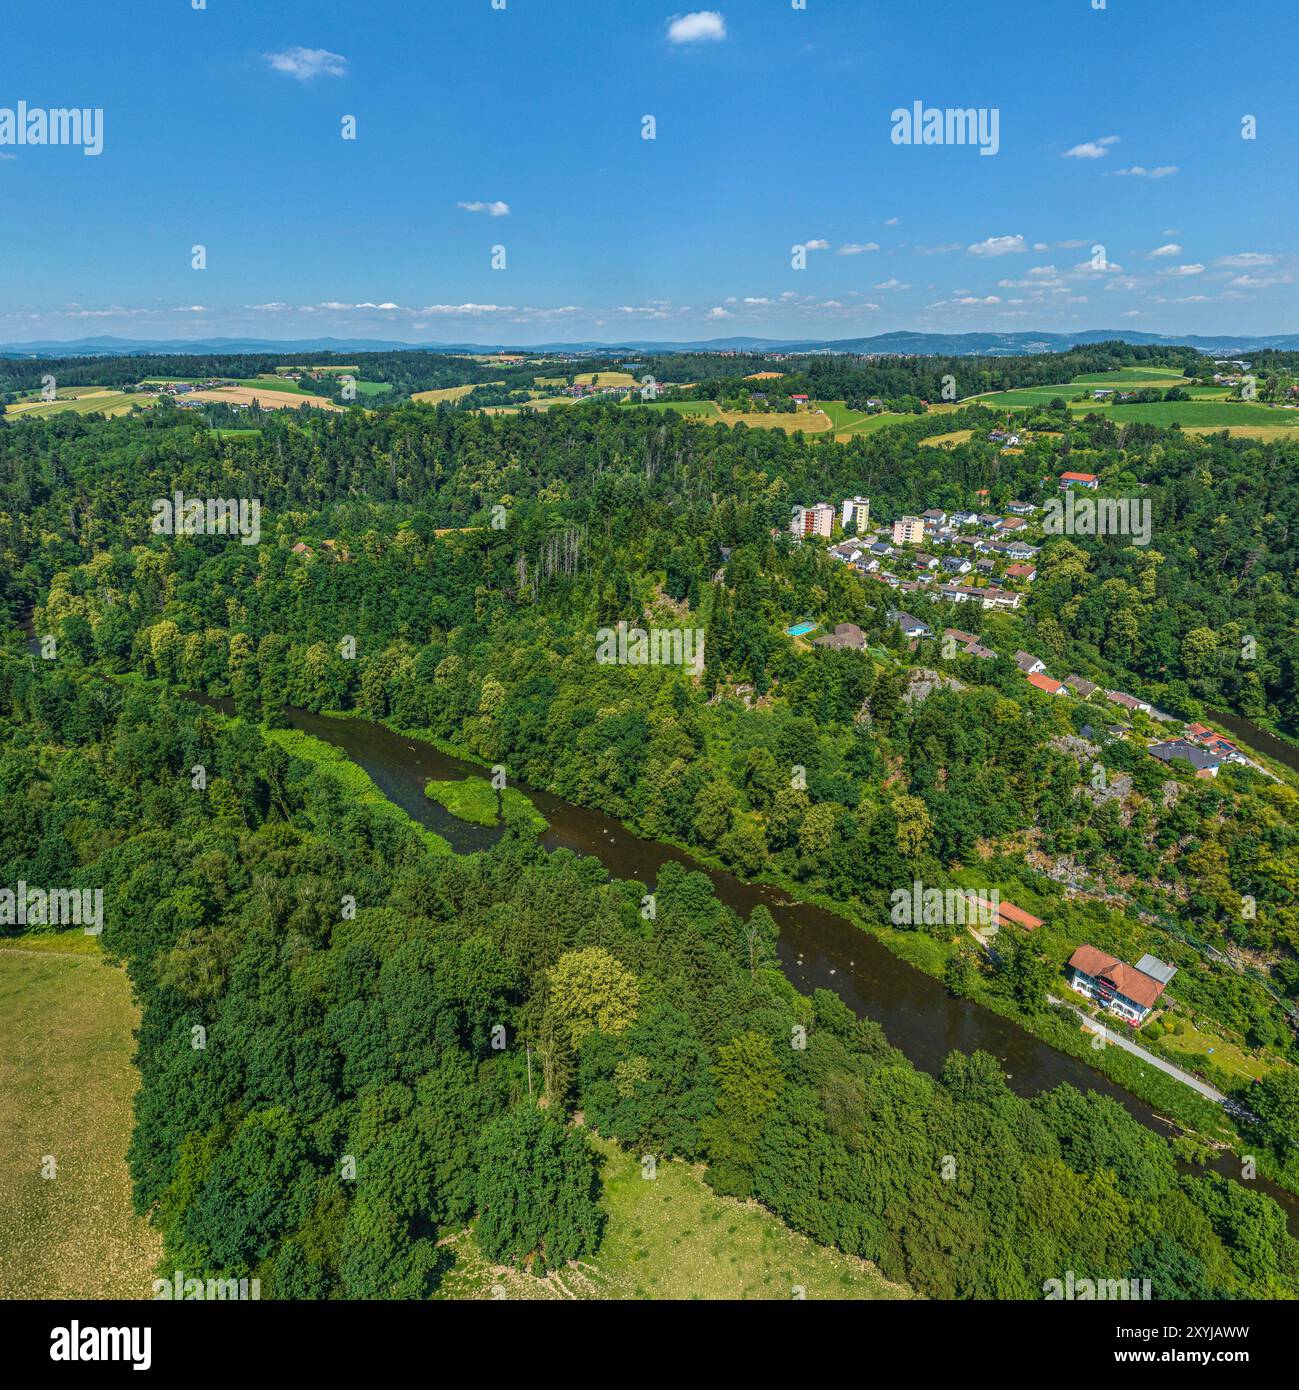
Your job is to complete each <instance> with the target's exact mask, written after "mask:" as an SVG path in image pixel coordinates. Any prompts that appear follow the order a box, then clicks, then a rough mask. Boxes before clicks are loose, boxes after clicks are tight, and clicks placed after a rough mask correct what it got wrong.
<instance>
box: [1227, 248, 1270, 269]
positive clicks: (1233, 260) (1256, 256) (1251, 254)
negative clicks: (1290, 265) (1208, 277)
mask: <svg viewBox="0 0 1299 1390" xmlns="http://www.w3.org/2000/svg"><path fill="white" fill-rule="evenodd" d="M1280 259H1281V258H1280V257H1279V256H1265V255H1263V253H1262V252H1261V251H1238V252H1237V253H1236V254H1235V255H1234V256H1219V257H1218V259H1217V260H1216V261H1214V265H1225V266H1230V267H1231V268H1232V269H1233V270H1251V269H1253V268H1254V267H1255V266H1259V265H1275V264H1276V263H1277V261H1279V260H1280Z"/></svg>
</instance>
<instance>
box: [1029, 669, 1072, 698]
mask: <svg viewBox="0 0 1299 1390" xmlns="http://www.w3.org/2000/svg"><path fill="white" fill-rule="evenodd" d="M1028 683H1029V685H1035V686H1037V688H1038V689H1039V690H1045V691H1046V693H1047V694H1048V695H1063V694H1064V693H1065V688H1064V686H1063V685H1061V684H1060V682H1059V681H1057V680H1052V679H1051V677H1050V676H1044V675H1042V673H1041V672H1040V671H1034V672H1033V674H1032V675H1031V676H1029V678H1028Z"/></svg>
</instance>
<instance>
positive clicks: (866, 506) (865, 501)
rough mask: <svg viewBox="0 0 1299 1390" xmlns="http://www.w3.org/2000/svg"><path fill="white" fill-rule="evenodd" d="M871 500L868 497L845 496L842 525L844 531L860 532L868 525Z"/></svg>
mask: <svg viewBox="0 0 1299 1390" xmlns="http://www.w3.org/2000/svg"><path fill="white" fill-rule="evenodd" d="M870 520H871V500H870V498H869V497H845V498H844V500H843V520H842V523H841V524H842V526H843V529H844V530H845V531H849V530H852V531H857V532H859V533H860V532H862V531H864V530H866V528H867V527H868V526H869V525H870Z"/></svg>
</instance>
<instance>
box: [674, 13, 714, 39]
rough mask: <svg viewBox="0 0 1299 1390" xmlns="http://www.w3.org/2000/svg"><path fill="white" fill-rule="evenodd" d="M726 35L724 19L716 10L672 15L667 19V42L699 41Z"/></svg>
mask: <svg viewBox="0 0 1299 1390" xmlns="http://www.w3.org/2000/svg"><path fill="white" fill-rule="evenodd" d="M725 37H726V21H725V20H724V19H723V18H722V16H721V15H720V14H718V12H717V11H716V10H696V11H695V12H694V13H693V14H682V15H674V16H673V17H672V18H671V19H670V20H669V21H668V42H669V43H700V42H704V41H707V40H709V39H712V40H721V39H724V38H725Z"/></svg>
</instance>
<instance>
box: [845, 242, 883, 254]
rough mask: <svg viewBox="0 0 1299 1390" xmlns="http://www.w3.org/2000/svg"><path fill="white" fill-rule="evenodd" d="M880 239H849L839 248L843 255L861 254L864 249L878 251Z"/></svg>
mask: <svg viewBox="0 0 1299 1390" xmlns="http://www.w3.org/2000/svg"><path fill="white" fill-rule="evenodd" d="M879 249H880V244H879V242H878V241H849V242H847V243H845V244H844V245H843V246H841V247H840V248H839V255H841V256H860V255H861V253H862V252H863V251H878V250H879Z"/></svg>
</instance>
